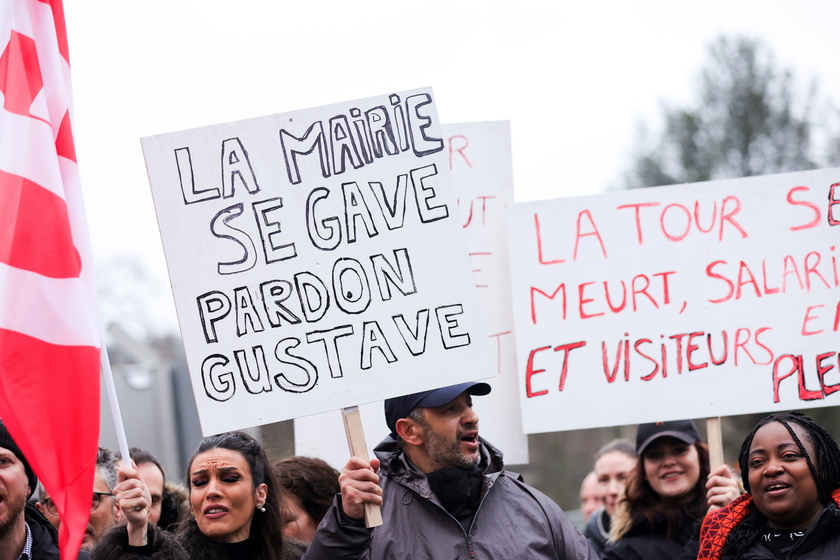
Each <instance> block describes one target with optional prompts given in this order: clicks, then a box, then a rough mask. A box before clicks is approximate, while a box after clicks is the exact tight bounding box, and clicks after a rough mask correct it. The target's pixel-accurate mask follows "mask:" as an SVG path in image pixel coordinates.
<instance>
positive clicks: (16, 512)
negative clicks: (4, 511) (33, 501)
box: [0, 494, 26, 539]
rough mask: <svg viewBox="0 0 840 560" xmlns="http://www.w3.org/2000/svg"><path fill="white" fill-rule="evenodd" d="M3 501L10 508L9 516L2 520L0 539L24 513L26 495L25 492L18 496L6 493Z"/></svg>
mask: <svg viewBox="0 0 840 560" xmlns="http://www.w3.org/2000/svg"><path fill="white" fill-rule="evenodd" d="M3 501H4V502H5V503H6V507H7V508H8V510H9V517H7V518H6V519H3V520H2V521H0V539H3V538H4V537H6V535H8V534H9V531H11V530H12V529H13V528H14V526H15V525H16V524H17V523H18V520H19V519H20V516H21V514H22V513H23V508H24V507H25V506H26V496H25V495H23V494H19V495H17V496H9V495H6V497H5V498H4V500H3Z"/></svg>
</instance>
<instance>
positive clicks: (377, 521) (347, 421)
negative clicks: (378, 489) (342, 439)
mask: <svg viewBox="0 0 840 560" xmlns="http://www.w3.org/2000/svg"><path fill="white" fill-rule="evenodd" d="M341 416H342V417H343V418H344V433H345V434H346V435H347V445H348V447H350V455H352V456H355V457H361V458H362V459H370V457H369V456H368V449H367V443H366V442H365V431H364V428H362V416H361V414H359V407H358V406H350V407H347V408H342V409H341ZM380 525H382V512H381V511H380V508H379V506H378V505H376V504H368V503H366V504H365V527H367V528H368V529H370V528H371V527H378V526H380Z"/></svg>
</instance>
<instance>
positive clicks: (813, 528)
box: [785, 508, 828, 560]
mask: <svg viewBox="0 0 840 560" xmlns="http://www.w3.org/2000/svg"><path fill="white" fill-rule="evenodd" d="M827 511H828V508H825V509H823V510H822V512H821V513H820V515H819V517H817V520H816V521H814V522H813V523H812V524H811V526H810V527H808V530H807V531H805V534H804V535H802V538H801V539H799V540H798V541H797V542H796V544H794V545H793V546H792V547H790V550H788V553H787V555H786V556H785V560H790V559H791V558H792V557H791V554H793V553H794V552H795V551H796V549H797V548H799V546H800V545H801V544H802V543H804V542H805V541H806V540H807V539H808V536H810V534H811V533H813V532H814V531H816V530H817V525H819V524H820V521H821V520H822V518H823V516H824V515H825V512H827Z"/></svg>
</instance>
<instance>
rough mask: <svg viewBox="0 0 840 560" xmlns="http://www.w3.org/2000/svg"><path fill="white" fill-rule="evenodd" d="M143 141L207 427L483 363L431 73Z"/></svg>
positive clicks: (334, 402)
mask: <svg viewBox="0 0 840 560" xmlns="http://www.w3.org/2000/svg"><path fill="white" fill-rule="evenodd" d="M142 143H143V152H144V155H145V158H146V166H147V169H148V173H149V181H150V183H151V187H152V193H153V195H154V201H155V209H156V212H157V216H158V223H159V227H160V231H161V238H162V240H163V245H164V252H165V254H166V261H167V266H168V269H169V276H170V280H171V282H172V289H173V293H174V296H175V304H176V309H177V312H178V320H179V323H180V326H181V334H182V336H183V339H184V345H185V348H186V353H187V362H188V365H189V369H190V375H191V378H192V385H193V392H194V394H195V398H196V404H197V408H198V412H199V417H200V420H201V425H202V431H203V432H204V433H205V434H211V433H216V432H220V431H225V430H231V429H239V428H244V427H249V426H255V425H259V424H265V423H268V422H275V421H279V420H285V419H289V418H294V417H298V416H302V415H306V414H313V413H317V412H323V411H327V410H335V409H339V408H344V407H350V406H355V405H358V404H360V403H364V402H371V401H375V400H380V399H384V398H388V397H391V396H396V395H400V394H404V393H410V392H413V391H419V390H424V389H428V388H431V387H436V386H440V385H446V384H450V383H456V382H460V381H466V380H470V379H474V378H475V377H476V374H477V373H479V374H481V373H482V372H488V371H489V365H488V366H484V364H486V363H488V361H489V360H488V355H489V351H488V347H489V345H488V344H487V335H486V333H485V332H484V330H483V328H482V318H481V312H480V308H479V304H478V299H477V296H476V293H475V288H474V286H473V281H472V276H471V272H470V264H469V258H468V255H467V249H466V243H465V240H464V234H463V231H462V228H461V227H460V223H459V220H458V214H457V208H456V202H455V197H454V193H453V191H452V186H451V179H450V176H449V171H448V169H447V165H448V164H447V159H446V157H447V154H446V151H445V146H444V142H443V139H442V134H441V131H440V123H439V121H438V117H437V113H436V110H435V103H434V97H433V95H432V92H431V90H430V89H419V90H413V91H405V92H398V93H393V94H390V95H383V96H380V97H372V98H368V99H361V100H356V101H349V102H344V103H338V104H335V105H329V106H323V107H317V108H312V109H307V110H301V111H295V112H290V113H284V114H278V115H272V116H267V117H261V118H256V119H248V120H243V121H238V122H232V123H225V124H218V125H213V126H208V127H205V128H199V129H194V130H186V131H181V132H173V133H170V134H164V135H160V136H153V137H149V138H144V139H143V142H142Z"/></svg>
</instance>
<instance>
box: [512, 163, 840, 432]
mask: <svg viewBox="0 0 840 560" xmlns="http://www.w3.org/2000/svg"><path fill="white" fill-rule="evenodd" d="M838 184H840V170H838V169H826V170H818V171H808V172H801V173H791V174H782V175H773V176H765V177H751V178H745V179H738V180H730V181H716V182H709V183H702V184H699V183H698V184H691V185H682V186H673V187H660V188H652V189H640V190H633V191H623V192H615V193H609V194H605V195H600V196H594V197H583V198H569V199H559V200H550V201H543V202H534V203H523V204H517V205H516V206H515V207H514V208H513V209H512V211H511V213H510V219H511V223H510V224H509V240H510V248H511V270H512V277H513V301H514V310H515V312H514V313H515V319H516V342H517V361H518V370H519V374H520V384H521V388H523V389H524V390H523V392H522V409H523V423H524V426H525V430H526V431H527V432H529V433H534V432H544V431H556V430H568V429H579V428H591V427H598V426H610V425H620V424H635V423H640V422H651V421H660V420H673V419H679V418H702V417H710V416H723V415H731V414H746V413H754V412H765V411H773V410H787V409H798V408H808V407H817V406H830V405H837V404H840V371H839V370H838V368H840V363H838V350H840V348H838V344H837V341H838V329H840V264H838V261H839V260H840V250H838V248H840V227H838V226H840V186H838Z"/></svg>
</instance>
